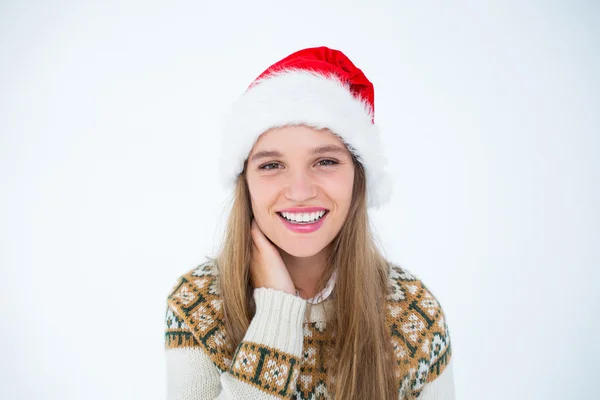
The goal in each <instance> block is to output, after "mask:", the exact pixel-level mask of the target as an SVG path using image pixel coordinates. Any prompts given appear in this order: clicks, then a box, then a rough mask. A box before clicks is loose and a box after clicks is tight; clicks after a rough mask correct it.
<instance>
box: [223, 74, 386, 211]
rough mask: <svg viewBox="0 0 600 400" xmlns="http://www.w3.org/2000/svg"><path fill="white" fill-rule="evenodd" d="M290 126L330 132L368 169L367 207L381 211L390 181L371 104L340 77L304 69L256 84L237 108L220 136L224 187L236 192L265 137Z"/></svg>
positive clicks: (271, 76)
mask: <svg viewBox="0 0 600 400" xmlns="http://www.w3.org/2000/svg"><path fill="white" fill-rule="evenodd" d="M287 125H306V126H309V127H312V128H315V129H322V128H327V129H329V130H331V131H332V132H333V133H335V134H336V135H337V136H339V137H340V138H341V139H342V141H343V142H344V143H345V144H346V145H347V146H348V149H349V150H350V151H351V152H352V153H353V154H354V155H355V156H356V158H357V159H358V161H360V163H361V164H362V165H363V166H364V169H365V173H366V179H367V202H368V206H369V207H374V208H379V207H380V206H382V205H384V204H386V203H387V202H388V201H389V199H390V196H391V181H390V179H389V178H388V176H387V173H386V170H385V167H386V159H385V156H384V154H383V151H382V146H381V142H380V138H379V128H378V127H377V126H376V125H375V124H373V123H372V112H371V107H370V105H369V104H368V103H366V102H364V101H363V100H362V99H359V98H356V97H354V96H353V95H352V94H351V93H350V91H349V89H348V86H347V85H345V84H344V83H343V82H340V80H339V79H337V77H335V76H333V75H331V76H323V75H321V74H318V73H315V72H311V71H306V70H286V71H284V72H280V73H277V74H273V75H269V76H268V77H267V78H265V79H262V80H259V81H256V82H255V83H254V84H253V85H252V86H251V87H250V88H249V89H248V90H247V91H246V92H245V93H244V94H243V95H242V96H241V97H240V99H239V100H238V101H236V102H235V103H234V104H233V107H232V110H231V112H230V113H229V115H228V116H227V117H226V119H225V121H224V129H223V136H222V151H221V160H220V163H221V165H220V167H221V168H220V174H221V176H220V178H221V181H222V183H223V184H224V186H225V187H226V188H228V189H232V188H233V187H234V185H235V182H236V179H237V176H238V175H239V174H240V173H241V172H242V170H243V167H244V162H245V161H246V159H247V158H248V155H249V153H250V151H251V150H252V147H253V146H254V144H255V143H256V140H257V139H258V138H259V136H260V135H261V134H262V133H264V132H266V131H268V130H269V129H272V128H277V127H283V126H287Z"/></svg>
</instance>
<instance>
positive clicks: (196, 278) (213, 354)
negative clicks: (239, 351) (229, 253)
mask: <svg viewBox="0 0 600 400" xmlns="http://www.w3.org/2000/svg"><path fill="white" fill-rule="evenodd" d="M215 269H216V268H215V267H214V266H213V263H212V262H211V261H206V262H205V263H203V264H201V265H199V266H198V267H196V268H195V269H194V270H192V271H190V272H188V273H187V274H185V275H183V276H182V277H180V278H179V279H178V281H177V283H176V284H175V286H174V287H173V289H172V290H171V292H170V295H169V296H168V298H167V326H169V324H171V326H172V328H169V327H168V328H167V330H166V332H165V341H166V343H165V347H166V348H173V347H186V346H187V347H189V341H186V340H185V337H184V335H185V334H188V335H192V336H193V338H194V339H195V343H194V344H193V345H192V346H200V347H202V348H203V349H204V350H205V351H206V353H207V354H208V355H209V356H210V358H211V359H212V360H213V363H214V364H215V366H216V367H217V368H218V369H219V371H220V372H225V371H228V370H229V368H230V367H231V361H232V359H233V352H234V349H232V348H231V347H230V346H228V340H227V333H226V331H225V326H224V323H223V313H222V309H221V304H222V301H221V299H220V298H219V295H220V292H219V289H218V286H217V285H218V281H217V279H216V278H217V273H216V271H215ZM184 326H185V327H186V328H187V329H186V330H184V329H185V328H183V327H184ZM182 337H183V338H182Z"/></svg>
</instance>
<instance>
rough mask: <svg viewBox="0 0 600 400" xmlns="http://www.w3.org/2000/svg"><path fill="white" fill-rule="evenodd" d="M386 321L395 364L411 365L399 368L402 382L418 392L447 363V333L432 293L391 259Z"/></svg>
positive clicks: (440, 309) (448, 355)
mask: <svg viewBox="0 0 600 400" xmlns="http://www.w3.org/2000/svg"><path fill="white" fill-rule="evenodd" d="M387 321H388V323H389V329H390V333H391V336H392V345H393V348H394V353H395V355H396V359H397V361H398V365H401V364H402V365H412V367H410V368H408V369H406V370H405V371H403V373H402V375H403V383H404V384H408V382H409V381H410V386H411V390H413V391H414V392H420V390H421V389H422V388H423V387H424V385H425V384H427V383H429V382H432V381H433V380H435V379H436V378H437V377H438V376H439V375H440V374H441V373H442V371H443V370H444V369H445V368H446V366H447V365H448V363H449V361H450V357H451V354H452V349H451V345H450V333H449V330H448V325H447V323H446V316H445V314H444V311H443V308H442V306H441V304H440V302H439V301H438V299H437V298H436V297H435V296H434V294H433V293H432V292H431V291H430V290H429V289H428V287H427V286H426V285H425V284H424V283H423V281H422V280H421V279H419V277H417V276H416V275H415V274H413V273H412V272H411V271H409V270H407V269H406V268H404V267H401V266H400V265H398V264H395V263H391V262H390V263H389V293H388V297H387ZM406 389H407V388H406ZM407 390H408V389H407Z"/></svg>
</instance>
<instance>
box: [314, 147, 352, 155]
mask: <svg viewBox="0 0 600 400" xmlns="http://www.w3.org/2000/svg"><path fill="white" fill-rule="evenodd" d="M345 152H346V149H344V148H343V147H340V146H336V145H335V144H328V145H325V146H320V147H313V148H312V149H310V150H309V153H310V154H312V155H315V154H323V153H345Z"/></svg>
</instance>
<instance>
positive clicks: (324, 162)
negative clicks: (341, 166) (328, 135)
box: [317, 159, 338, 165]
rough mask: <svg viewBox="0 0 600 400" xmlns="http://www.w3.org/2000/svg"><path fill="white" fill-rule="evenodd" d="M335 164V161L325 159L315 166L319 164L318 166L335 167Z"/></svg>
mask: <svg viewBox="0 0 600 400" xmlns="http://www.w3.org/2000/svg"><path fill="white" fill-rule="evenodd" d="M337 163H338V162H337V161H335V160H330V159H325V160H321V161H319V162H318V163H317V164H320V165H335V164H337Z"/></svg>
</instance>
